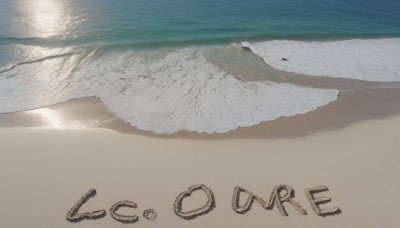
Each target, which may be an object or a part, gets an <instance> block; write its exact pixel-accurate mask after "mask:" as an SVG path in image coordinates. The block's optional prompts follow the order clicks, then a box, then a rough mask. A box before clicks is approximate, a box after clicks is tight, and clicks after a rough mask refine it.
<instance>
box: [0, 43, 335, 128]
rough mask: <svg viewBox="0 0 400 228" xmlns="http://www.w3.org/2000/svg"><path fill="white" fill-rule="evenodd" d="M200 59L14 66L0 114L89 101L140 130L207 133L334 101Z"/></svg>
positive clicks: (3, 83)
mask: <svg viewBox="0 0 400 228" xmlns="http://www.w3.org/2000/svg"><path fill="white" fill-rule="evenodd" d="M203 52H204V50H202V49H201V48H186V49H177V50H169V51H159V50H157V51H133V50H131V51H125V52H121V51H111V52H106V53H102V52H99V51H96V50H92V51H90V52H87V53H85V54H73V55H61V56H59V57H56V58H47V59H45V60H43V61H37V62H35V61H33V62H32V63H29V64H23V65H18V66H17V67H15V68H13V69H11V70H9V71H6V72H3V73H1V74H0V112H2V113H4V112H14V111H20V110H27V109H34V108H39V107H43V106H47V105H51V104H55V103H58V102H62V101H66V100H69V99H73V98H81V97H88V96H97V97H100V98H101V100H102V101H103V102H104V103H105V104H106V105H107V106H108V107H109V109H110V110H111V111H112V112H114V113H115V114H116V115H118V116H119V117H121V118H122V119H124V120H125V121H127V122H129V123H131V124H132V125H134V126H136V127H138V128H140V129H144V130H150V131H153V132H157V133H173V132H176V131H179V130H188V131H196V132H208V133H211V132H227V131H230V130H233V129H236V128H238V127H247V126H252V125H254V124H257V123H259V122H261V121H267V120H273V119H276V118H279V117H282V116H291V115H296V114H300V113H306V112H309V111H312V110H314V109H316V108H317V107H320V106H323V105H326V104H327V103H329V102H331V101H333V100H335V99H336V98H337V95H338V91H335V90H321V89H313V88H303V87H298V86H294V85H289V84H277V83H270V82H245V81H242V80H238V79H237V78H235V77H234V76H232V75H229V74H228V73H226V72H224V71H222V70H221V69H219V68H218V67H216V66H214V65H212V64H211V63H209V62H208V61H207V60H206V58H205V57H204V53H203Z"/></svg>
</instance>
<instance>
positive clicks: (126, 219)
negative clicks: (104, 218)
mask: <svg viewBox="0 0 400 228" xmlns="http://www.w3.org/2000/svg"><path fill="white" fill-rule="evenodd" d="M121 207H130V208H136V207H137V204H136V203H134V202H132V201H129V200H123V201H119V202H117V203H115V204H114V205H112V207H111V208H110V215H111V217H112V218H113V219H115V220H117V221H119V222H122V223H134V222H137V221H138V220H139V217H138V216H137V215H120V214H118V213H117V211H118V209H119V208H121Z"/></svg>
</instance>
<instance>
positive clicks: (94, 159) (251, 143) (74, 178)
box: [0, 89, 400, 228]
mask: <svg viewBox="0 0 400 228" xmlns="http://www.w3.org/2000/svg"><path fill="white" fill-rule="evenodd" d="M399 98H400V90H398V89H385V90H368V91H355V92H346V93H342V94H341V96H340V98H339V100H338V101H336V102H333V103H331V104H330V105H328V106H325V107H322V108H320V109H318V110H317V111H314V112H311V113H308V114H305V115H298V116H294V117H289V118H282V119H279V120H277V121H272V122H266V123H262V124H260V125H257V126H254V127H251V128H244V129H239V130H237V131H233V132H230V133H227V134H223V135H217V134H216V135H211V136H209V135H204V134H195V133H188V132H180V133H177V134H174V135H156V134H152V133H143V131H140V130H138V129H135V128H132V127H128V126H127V124H126V123H123V121H121V120H120V119H118V118H116V117H115V116H114V115H112V114H110V113H109V112H107V110H106V108H105V106H104V105H102V104H101V103H100V102H98V100H96V99H92V98H91V99H84V100H75V101H70V102H68V103H63V104H60V105H55V106H52V107H49V108H48V109H49V110H53V111H54V110H58V111H59V110H62V111H63V115H64V116H63V115H60V116H59V120H58V121H59V124H61V125H57V124H56V123H57V121H55V120H54V119H57V118H55V117H54V115H53V120H52V121H50V120H49V119H51V118H50V116H51V115H50V116H49V114H48V115H47V119H48V120H46V121H44V120H43V115H42V117H40V116H37V114H32V113H13V114H6V115H2V116H1V118H0V120H1V121H0V123H1V125H2V126H3V128H1V129H0V144H1V153H0V180H1V182H2V184H1V186H2V188H1V192H2V194H0V202H1V204H0V212H1V213H0V225H1V227H38V228H39V227H40V228H42V227H85V228H86V227H96V228H102V227H128V226H137V227H232V228H234V227H243V226H251V227H268V226H269V227H300V228H301V227H363V228H368V227H398V226H399V224H400V219H399V217H398V204H399V202H400V194H399V193H398V189H399V188H400V181H399V178H398V174H399V173H400V166H399V165H398V161H399V158H400V154H399V153H398V150H399V148H400V140H398V138H399V135H400V105H399V103H400V99H399ZM68 110H69V111H68ZM77 110H79V111H77ZM83 110H85V111H83ZM58 113H61V111H60V112H58ZM74 113H75V114H76V113H81V115H77V116H78V117H79V118H78V119H75V120H73V119H74V118H72V117H73V116H74ZM83 113H84V114H83ZM53 114H54V113H53ZM82 114H83V115H82ZM35 115H36V117H35ZM93 115H97V117H96V118H94V120H96V121H97V122H96V121H92V122H90V121H86V120H89V119H91V120H93V117H94V116H93ZM63 118H64V119H63ZM21 119H25V122H21V121H20V120H21ZM67 119H68V121H65V120H67ZM13 121H14V122H13ZM6 122H7V123H9V126H7V127H6V126H5V124H4V123H6ZM85 122H86V123H85ZM12 123H19V124H20V126H19V127H17V128H11V126H15V125H12ZM33 123H36V125H35V126H36V127H43V126H45V125H48V124H53V125H54V124H55V126H58V127H66V125H65V126H64V125H62V124H70V126H71V128H72V126H75V128H76V129H68V130H66V129H64V130H57V129H37V128H28V126H32V125H34V124H33ZM82 123H85V124H87V125H90V126H91V127H110V126H112V127H110V128H114V129H117V130H119V131H120V132H118V131H116V130H112V129H80V127H82V126H83V125H82ZM53 127H54V126H53ZM83 127H87V126H83ZM122 132H125V133H128V134H125V133H122ZM207 139H213V140H207ZM200 184H204V185H206V186H207V187H208V188H209V189H210V190H211V191H212V192H213V194H214V197H215V208H213V209H212V210H211V211H209V212H208V213H207V214H204V215H202V216H198V217H196V218H194V219H192V220H185V219H182V218H181V217H178V216H177V215H175V213H174V208H173V204H174V201H175V200H176V197H177V196H178V195H179V194H180V193H181V192H183V191H185V190H187V189H188V188H189V187H190V186H192V185H200ZM281 184H286V185H289V186H291V187H293V188H294V189H295V198H294V200H295V201H296V202H298V203H299V204H300V205H301V206H302V208H304V209H305V210H306V212H307V215H301V214H299V213H298V212H297V211H296V210H295V209H294V208H293V207H292V206H291V205H290V204H289V203H284V206H285V208H286V211H287V213H288V216H282V215H281V214H280V213H279V211H278V209H277V207H276V205H275V206H274V207H273V209H272V210H267V209H264V208H262V207H261V206H259V205H258V203H257V202H254V204H253V207H252V208H251V210H249V211H248V212H247V213H245V214H237V213H236V212H234V210H233V209H232V206H231V203H232V202H231V201H232V194H233V190H234V188H235V187H236V186H240V187H243V188H245V189H247V190H249V191H250V192H252V193H254V194H257V195H258V196H259V197H261V198H263V199H265V200H268V198H269V197H270V195H271V192H272V189H273V188H274V186H277V185H281ZM320 185H326V186H327V187H328V188H329V191H327V192H321V193H319V194H317V195H316V196H329V197H331V199H332V200H331V202H329V203H327V204H322V205H321V206H320V207H321V208H332V207H335V206H337V207H339V208H340V210H341V213H338V214H335V215H332V216H325V217H322V216H319V215H317V214H315V213H314V211H313V210H312V207H311V205H310V203H309V202H308V201H307V198H306V195H305V193H304V190H305V189H307V188H311V187H315V186H320ZM92 188H94V189H96V190H97V195H96V196H95V197H93V198H91V199H89V201H88V202H87V203H86V204H84V205H83V207H82V208H81V209H80V211H81V212H87V211H94V210H106V213H107V215H106V216H105V217H104V218H101V219H97V220H83V221H80V222H77V223H71V222H69V221H67V220H66V216H67V213H68V211H69V210H70V209H71V208H72V207H73V206H74V204H75V203H76V202H77V201H78V200H79V199H80V198H81V197H82V196H83V195H84V194H86V193H87V192H88V191H89V190H90V189H92ZM246 198H247V195H246V194H242V195H241V200H240V205H243V204H244V202H245V200H246ZM122 200H130V201H133V202H135V203H136V204H137V208H121V209H120V210H119V211H118V212H119V213H120V214H124V215H125V214H127V215H133V214H135V215H138V216H139V220H138V221H137V222H136V223H135V224H130V225H129V224H124V223H121V222H118V221H116V220H114V219H113V218H112V217H111V216H110V213H109V209H110V207H111V206H112V205H113V204H115V203H116V202H118V201H122ZM206 202H207V198H206V196H205V194H204V193H202V192H201V191H199V192H195V193H193V195H192V197H189V198H185V199H184V200H183V210H185V211H189V210H193V209H196V208H199V207H201V206H203V205H204V204H205V203H206ZM146 209H154V210H155V211H156V212H157V215H158V217H157V218H156V219H155V220H154V221H150V220H147V219H145V218H144V217H143V215H142V214H143V211H144V210H146Z"/></svg>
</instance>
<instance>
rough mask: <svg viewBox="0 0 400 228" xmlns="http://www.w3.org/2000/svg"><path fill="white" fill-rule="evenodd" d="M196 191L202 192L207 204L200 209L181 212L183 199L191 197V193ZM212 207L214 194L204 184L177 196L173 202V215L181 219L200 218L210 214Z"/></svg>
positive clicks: (213, 205)
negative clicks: (204, 194)
mask: <svg viewBox="0 0 400 228" xmlns="http://www.w3.org/2000/svg"><path fill="white" fill-rule="evenodd" d="M197 190H203V191H204V192H205V193H206V195H207V203H206V204H205V205H204V206H203V207H201V208H198V209H195V210H191V211H188V212H183V211H182V202H183V199H184V198H186V197H188V196H191V195H192V193H193V192H194V191H197ZM214 207H215V198H214V193H213V192H212V191H211V190H210V189H209V188H208V187H207V186H205V185H204V184H201V185H193V186H191V187H190V188H189V189H188V190H187V191H184V192H182V193H181V194H179V195H178V197H176V199H175V202H174V212H175V214H176V215H177V216H179V217H181V218H183V219H194V218H196V217H197V216H200V215H203V214H206V213H208V212H210V211H211V210H212V209H213V208H214Z"/></svg>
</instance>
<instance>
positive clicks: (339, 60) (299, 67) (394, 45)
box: [247, 38, 400, 81]
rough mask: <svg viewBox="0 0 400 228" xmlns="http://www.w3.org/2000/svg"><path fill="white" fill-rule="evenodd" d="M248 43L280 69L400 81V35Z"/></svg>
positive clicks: (368, 79) (311, 73) (310, 73)
mask: <svg viewBox="0 0 400 228" xmlns="http://www.w3.org/2000/svg"><path fill="white" fill-rule="evenodd" d="M247 45H248V44H247ZM248 46H249V48H250V49H251V50H252V51H253V52H254V53H255V54H257V55H259V56H260V57H262V58H263V59H264V60H265V62H267V63H268V64H270V65H271V66H272V67H274V68H276V69H278V70H284V71H289V72H294V73H299V74H307V75H313V76H328V77H335V78H351V79H359V80H367V81H400V39H398V38H392V39H371V40H360V39H358V40H345V41H329V42H302V41H287V40H279V41H266V42H260V43H253V44H251V45H248ZM282 58H286V59H287V61H284V60H282Z"/></svg>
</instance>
